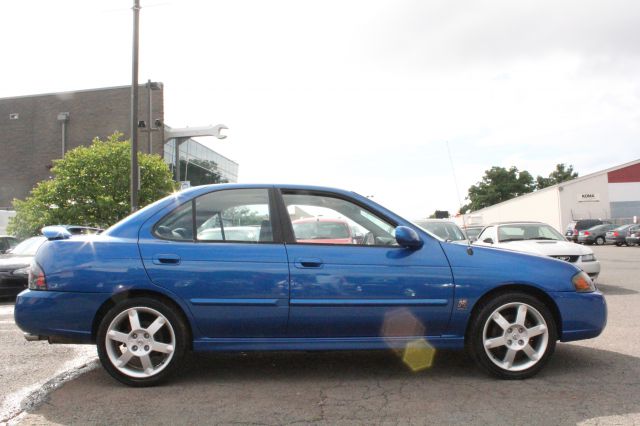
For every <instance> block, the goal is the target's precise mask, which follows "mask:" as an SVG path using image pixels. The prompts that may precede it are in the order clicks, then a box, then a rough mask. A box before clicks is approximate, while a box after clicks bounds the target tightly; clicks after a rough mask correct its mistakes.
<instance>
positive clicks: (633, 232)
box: [625, 225, 640, 246]
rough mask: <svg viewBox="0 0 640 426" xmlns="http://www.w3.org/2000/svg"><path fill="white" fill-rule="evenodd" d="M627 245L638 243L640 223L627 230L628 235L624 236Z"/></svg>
mask: <svg viewBox="0 0 640 426" xmlns="http://www.w3.org/2000/svg"><path fill="white" fill-rule="evenodd" d="M625 241H626V242H627V245H628V246H635V245H638V244H640V225H636V226H635V227H633V228H631V229H630V230H629V235H627V238H625Z"/></svg>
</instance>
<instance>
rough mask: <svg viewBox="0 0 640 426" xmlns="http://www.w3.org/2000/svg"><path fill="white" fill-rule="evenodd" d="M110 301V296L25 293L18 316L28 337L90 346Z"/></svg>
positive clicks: (19, 305) (18, 309)
mask: <svg viewBox="0 0 640 426" xmlns="http://www.w3.org/2000/svg"><path fill="white" fill-rule="evenodd" d="M109 297H110V294H107V293H70V292H61V291H34V290H25V291H23V292H22V293H20V294H19V295H18V297H17V299H16V306H15V310H14V316H15V320H16V324H17V325H18V327H20V329H21V330H22V331H23V332H25V333H26V335H29V336H37V337H38V338H40V337H46V338H49V337H54V338H58V339H54V340H61V339H64V340H67V341H69V342H78V343H89V342H91V341H92V329H91V328H92V325H93V320H94V318H95V315H96V312H97V311H98V309H99V308H100V306H101V305H102V304H103V303H104V302H105V301H107V300H108V299H109ZM27 340H29V339H27ZM33 340H36V339H35V338H33Z"/></svg>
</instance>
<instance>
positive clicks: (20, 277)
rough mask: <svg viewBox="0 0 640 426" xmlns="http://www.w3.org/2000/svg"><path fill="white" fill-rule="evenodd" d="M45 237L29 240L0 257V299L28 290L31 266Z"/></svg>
mask: <svg viewBox="0 0 640 426" xmlns="http://www.w3.org/2000/svg"><path fill="white" fill-rule="evenodd" d="M45 241H47V239H46V238H45V237H42V236H40V237H31V238H27V239H26V240H24V241H23V242H21V243H20V244H18V245H17V246H15V247H14V248H13V249H12V250H11V252H10V253H7V254H3V255H0V297H14V296H15V295H17V294H18V293H20V292H21V291H22V290H24V289H25V288H27V279H28V277H29V265H31V261H32V260H33V257H34V256H35V255H36V251H38V248H39V247H40V246H41V245H42V243H44V242H45Z"/></svg>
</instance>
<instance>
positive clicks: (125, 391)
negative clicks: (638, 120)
mask: <svg viewBox="0 0 640 426" xmlns="http://www.w3.org/2000/svg"><path fill="white" fill-rule="evenodd" d="M594 251H595V252H596V255H597V256H598V258H599V259H600V260H601V262H602V264H603V273H602V274H601V277H600V279H599V281H598V285H599V287H600V288H601V290H602V291H603V292H604V293H605V295H606V298H607V302H608V306H609V322H608V325H607V328H606V329H605V331H604V333H603V334H602V335H601V336H600V337H598V338H596V339H592V340H587V341H581V342H576V343H570V344H559V345H558V347H557V349H556V353H555V355H554V356H553V358H552V359H551V361H550V363H549V364H548V365H547V367H546V368H545V369H544V370H543V371H542V372H541V373H540V374H539V375H538V376H536V377H535V378H533V379H529V380H526V381H500V380H495V379H493V378H490V377H487V376H485V375H484V374H483V373H481V372H480V371H479V370H477V369H476V368H475V366H474V365H473V364H472V363H471V362H470V360H469V359H468V358H467V357H466V356H465V355H464V354H463V353H456V352H439V353H437V354H436V357H435V363H434V365H433V367H432V368H430V369H428V370H426V371H422V372H418V373H413V372H411V370H410V369H408V368H407V367H406V366H405V365H404V364H403V363H402V362H401V360H400V359H399V358H398V357H397V356H396V355H395V354H394V353H393V352H384V351H381V352H342V353H328V352H320V353H305V352H295V353H251V354H235V355H226V354H214V355H198V356H192V357H191V358H190V362H189V365H188V366H187V368H185V370H184V371H183V373H182V374H181V375H180V376H179V377H177V378H174V379H173V380H172V381H170V382H169V383H168V384H166V385H164V386H161V387H157V388H145V389H134V388H129V387H126V386H123V385H121V384H119V383H118V382H116V381H114V380H113V379H111V377H110V376H108V375H107V373H106V372H105V371H103V370H102V368H93V369H92V368H91V366H90V365H89V366H88V367H84V369H82V370H75V371H79V373H82V374H79V375H78V377H76V378H74V379H72V380H69V381H67V382H66V383H64V384H63V385H62V386H60V387H59V388H57V389H55V390H53V391H52V392H51V393H49V394H48V395H46V396H44V397H43V395H42V394H40V395H39V397H38V395H35V396H34V395H33V394H32V395H31V396H30V397H25V398H24V399H23V400H22V409H23V410H24V409H26V411H25V412H24V413H23V414H21V415H19V416H18V417H15V418H14V420H13V422H16V421H19V422H20V423H21V424H87V423H90V424H96V423H97V424H107V423H109V424H120V423H136V424H152V423H153V424H232V423H233V424H238V423H239V424H295V423H325V424H354V423H355V424H387V423H388V424H397V423H399V424H425V423H429V424H460V423H472V424H554V425H556V424H594V425H595V424H640V309H638V307H639V306H640V247H612V246H604V247H594ZM10 309H11V306H10V305H2V306H0V314H2V313H5V314H4V315H2V318H1V319H0V325H1V328H2V330H3V333H2V334H0V338H1V339H2V342H1V343H2V347H1V348H0V354H1V356H2V361H1V362H2V367H1V368H0V372H1V374H2V380H3V382H4V385H5V386H6V385H7V383H8V385H9V388H8V390H9V393H6V394H5V398H0V400H2V399H4V401H0V402H2V404H3V406H5V405H6V399H7V398H6V396H7V395H9V394H11V397H12V398H13V399H14V400H15V399H16V395H24V393H25V392H24V387H25V386H29V384H30V383H31V385H30V386H31V388H30V389H33V386H34V385H33V383H40V382H42V380H45V379H46V377H49V378H50V377H53V376H55V374H56V373H57V372H59V371H60V370H61V367H63V366H64V365H62V364H64V363H65V362H66V363H71V364H74V363H75V364H74V366H75V367H77V366H79V365H86V364H87V360H88V359H89V358H85V359H82V357H83V356H84V357H86V356H87V354H88V353H89V354H91V353H95V350H94V349H93V348H92V347H82V346H79V347H73V346H55V345H52V346H49V345H47V344H46V343H42V342H37V343H27V342H19V340H20V339H21V337H20V335H19V331H18V330H17V328H15V325H13V324H10V322H11V321H10V319H8V318H9V317H8V316H7V315H6V312H5V311H9V310H10ZM12 327H13V328H12ZM7 348H12V349H7ZM78 348H83V349H78ZM8 350H11V351H18V350H19V351H22V352H18V353H14V352H11V353H7V351H8ZM69 351H80V352H79V353H70V352H69ZM86 351H90V352H86ZM23 354H27V356H26V357H25V356H24V355H23ZM56 360H57V361H58V362H62V364H61V365H59V364H56ZM65 360H66V361H65ZM32 362H35V363H39V364H38V365H39V367H38V368H36V369H33V368H27V367H26V365H27V364H29V363H32ZM25 374H27V375H29V376H31V375H38V380H35V379H32V378H31V377H29V379H28V380H26V381H24V380H23V382H20V383H18V382H14V381H15V380H18V379H19V377H21V376H23V375H25ZM40 376H42V377H40ZM51 387H53V388H55V387H56V386H51ZM4 389H7V388H6V387H5V388H4ZM20 389H23V390H22V394H20V393H19V390H20ZM4 392H6V391H3V393H4ZM16 392H17V393H16ZM34 400H35V401H36V402H37V401H40V400H41V401H42V403H41V404H40V405H38V406H37V407H35V408H30V409H29V408H28V407H30V406H31V405H30V404H31V402H32V401H34ZM15 414H16V413H15V412H14V415H15ZM5 420H6V418H5Z"/></svg>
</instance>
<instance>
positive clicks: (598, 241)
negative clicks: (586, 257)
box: [596, 237, 604, 246]
mask: <svg viewBox="0 0 640 426" xmlns="http://www.w3.org/2000/svg"><path fill="white" fill-rule="evenodd" d="M603 244H604V238H603V237H598V238H596V245H597V246H601V245H603Z"/></svg>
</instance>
